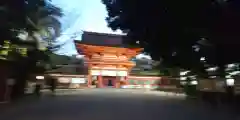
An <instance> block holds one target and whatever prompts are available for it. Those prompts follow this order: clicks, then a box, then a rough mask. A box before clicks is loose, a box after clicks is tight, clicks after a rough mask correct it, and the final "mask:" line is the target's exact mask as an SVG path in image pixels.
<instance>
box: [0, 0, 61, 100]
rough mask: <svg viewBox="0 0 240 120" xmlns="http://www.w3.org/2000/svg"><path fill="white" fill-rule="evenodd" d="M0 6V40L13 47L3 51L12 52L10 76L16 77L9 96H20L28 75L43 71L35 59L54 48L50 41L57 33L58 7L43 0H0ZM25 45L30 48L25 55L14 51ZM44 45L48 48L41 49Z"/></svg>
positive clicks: (44, 57)
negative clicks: (12, 62) (11, 93)
mask: <svg viewBox="0 0 240 120" xmlns="http://www.w3.org/2000/svg"><path fill="white" fill-rule="evenodd" d="M0 8H2V9H1V10H0V15H1V17H2V18H3V19H1V23H2V24H1V26H0V31H1V32H2V33H3V34H1V35H2V36H1V40H0V41H1V42H3V43H4V42H6V40H7V41H8V42H7V43H8V46H15V47H14V48H12V47H10V48H9V47H8V48H7V49H9V50H7V51H11V53H15V54H14V55H13V56H14V61H15V62H14V65H13V67H14V68H13V71H12V72H13V73H14V74H13V75H12V77H14V78H16V81H17V84H16V85H15V87H14V90H13V94H14V95H13V96H20V95H22V94H23V92H24V85H25V82H26V79H27V77H28V75H29V74H30V73H33V71H35V72H43V70H44V69H43V68H42V67H40V68H39V67H38V66H37V65H36V63H38V62H39V60H47V59H48V53H49V52H50V51H51V50H52V48H56V47H53V46H52V44H51V43H52V42H54V40H55V38H56V37H58V36H59V34H60V27H61V24H60V22H59V21H58V19H57V17H61V16H62V12H61V9H60V8H57V7H55V6H53V5H52V4H50V2H49V1H45V0H8V1H1V2H0ZM49 28H51V29H49ZM44 40H47V41H48V42H49V43H50V44H49V45H50V46H48V47H47V46H46V45H42V42H43V41H44ZM13 44H14V45H13ZM26 44H27V45H28V46H31V50H30V49H28V50H27V53H28V55H27V56H21V55H20V54H19V53H18V52H17V51H16V50H17V49H19V46H22V45H26ZM16 46H17V48H16ZM45 47H47V48H48V49H45V51H42V48H45ZM7 53H8V52H7ZM22 68H25V69H22ZM39 70H40V71H39ZM19 71H21V72H19Z"/></svg>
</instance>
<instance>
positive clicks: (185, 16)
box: [102, 0, 240, 71]
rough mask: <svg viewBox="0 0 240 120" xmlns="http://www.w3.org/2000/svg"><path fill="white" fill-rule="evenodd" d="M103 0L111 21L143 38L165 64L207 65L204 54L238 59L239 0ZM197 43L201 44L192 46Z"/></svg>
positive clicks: (216, 59)
mask: <svg viewBox="0 0 240 120" xmlns="http://www.w3.org/2000/svg"><path fill="white" fill-rule="evenodd" d="M102 2H103V4H105V5H106V8H107V11H108V17H107V18H106V21H107V22H108V25H109V27H110V28H112V29H113V30H117V29H121V30H123V31H124V32H127V33H128V36H129V37H130V38H131V41H130V43H133V44H135V43H136V40H137V41H140V45H141V46H142V47H144V48H145V51H146V52H148V53H150V55H151V56H152V58H153V59H156V60H159V59H160V58H161V59H163V60H164V61H163V62H164V63H165V64H168V65H173V66H179V67H182V68H186V69H193V70H194V69H196V71H199V70H200V69H201V70H202V69H204V66H203V64H202V63H201V62H200V58H201V57H202V56H204V57H206V60H207V62H209V63H208V64H213V65H218V66H221V67H223V66H224V65H225V64H228V63H232V62H239V61H240V58H239V57H238V56H237V55H235V54H232V53H233V52H234V49H237V46H239V42H238V41H237V39H239V35H238V33H239V32H240V31H239V28H240V27H239V25H240V24H239V22H237V21H239V18H240V17H239V15H238V13H239V6H238V5H239V4H238V2H239V1H237V0H228V1H224V0H215V1H209V0H197V1H190V0H181V1H172V0H158V1H144V0H131V1H130V0H102ZM228 18H232V19H228ZM230 27H231V28H230ZM232 28H234V29H232ZM200 41H204V42H203V43H199V42H200ZM205 43H207V44H205ZM194 46H198V49H200V50H194V49H195V48H194ZM201 70H200V71H201Z"/></svg>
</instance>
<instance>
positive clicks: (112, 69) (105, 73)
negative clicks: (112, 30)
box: [75, 31, 143, 88]
mask: <svg viewBox="0 0 240 120" xmlns="http://www.w3.org/2000/svg"><path fill="white" fill-rule="evenodd" d="M124 37H126V36H124V35H115V34H106V33H95V32H86V31H84V33H83V35H82V40H81V41H79V40H75V45H76V49H77V51H78V53H79V54H82V55H84V56H85V63H86V64H87V65H88V75H87V76H88V77H87V85H88V86H91V85H92V83H93V81H97V82H96V83H97V87H99V88H104V87H114V88H119V87H120V84H119V83H120V81H125V82H127V79H128V75H129V73H130V71H131V69H132V68H133V67H134V66H135V63H134V62H132V61H130V59H131V58H132V57H135V56H136V55H137V54H139V53H140V52H141V51H142V50H143V49H142V48H133V47H128V46H127V45H126V44H124V43H125V42H124V40H125V39H124Z"/></svg>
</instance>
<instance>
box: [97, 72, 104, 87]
mask: <svg viewBox="0 0 240 120" xmlns="http://www.w3.org/2000/svg"><path fill="white" fill-rule="evenodd" d="M97 80H98V87H99V88H102V87H103V79H102V75H99V76H98V78H97Z"/></svg>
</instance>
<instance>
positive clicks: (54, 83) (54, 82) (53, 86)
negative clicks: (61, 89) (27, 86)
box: [50, 78, 57, 95]
mask: <svg viewBox="0 0 240 120" xmlns="http://www.w3.org/2000/svg"><path fill="white" fill-rule="evenodd" d="M50 82H51V91H52V93H53V95H54V94H55V93H56V86H57V85H56V84H57V83H56V80H55V79H54V78H51V80H50Z"/></svg>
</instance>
